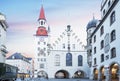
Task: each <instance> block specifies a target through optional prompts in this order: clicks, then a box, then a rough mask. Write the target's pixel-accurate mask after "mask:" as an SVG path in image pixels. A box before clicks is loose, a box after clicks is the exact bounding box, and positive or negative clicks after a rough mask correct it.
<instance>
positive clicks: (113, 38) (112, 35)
mask: <svg viewBox="0 0 120 81" xmlns="http://www.w3.org/2000/svg"><path fill="white" fill-rule="evenodd" d="M115 39H116V33H115V30H113V31H112V32H111V42H112V41H114V40H115Z"/></svg>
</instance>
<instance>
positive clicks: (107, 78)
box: [105, 67, 110, 81]
mask: <svg viewBox="0 0 120 81" xmlns="http://www.w3.org/2000/svg"><path fill="white" fill-rule="evenodd" d="M105 76H106V78H105V81H110V72H109V67H105Z"/></svg>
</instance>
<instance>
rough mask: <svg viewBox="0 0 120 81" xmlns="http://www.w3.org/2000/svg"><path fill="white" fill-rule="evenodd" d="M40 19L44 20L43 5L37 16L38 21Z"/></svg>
mask: <svg viewBox="0 0 120 81" xmlns="http://www.w3.org/2000/svg"><path fill="white" fill-rule="evenodd" d="M40 19H44V20H46V18H45V13H44V8H43V5H41V10H40V15H39V18H38V20H40Z"/></svg>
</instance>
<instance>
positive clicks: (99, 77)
mask: <svg viewBox="0 0 120 81" xmlns="http://www.w3.org/2000/svg"><path fill="white" fill-rule="evenodd" d="M100 80H101V73H100V71H99V72H98V81H100Z"/></svg>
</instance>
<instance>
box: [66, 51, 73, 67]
mask: <svg viewBox="0 0 120 81" xmlns="http://www.w3.org/2000/svg"><path fill="white" fill-rule="evenodd" d="M66 66H72V54H71V53H67V54H66Z"/></svg>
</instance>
